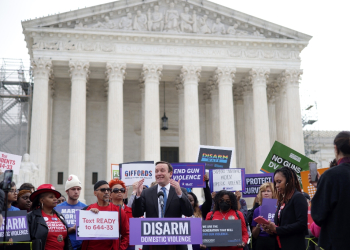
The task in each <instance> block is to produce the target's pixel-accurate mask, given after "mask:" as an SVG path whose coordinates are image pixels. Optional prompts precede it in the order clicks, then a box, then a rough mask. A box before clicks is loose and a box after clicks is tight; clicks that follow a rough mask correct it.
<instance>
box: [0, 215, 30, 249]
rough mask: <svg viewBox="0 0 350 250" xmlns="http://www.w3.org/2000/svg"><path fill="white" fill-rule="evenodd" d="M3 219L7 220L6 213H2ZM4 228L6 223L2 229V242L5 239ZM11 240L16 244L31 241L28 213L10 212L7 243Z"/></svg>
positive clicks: (0, 235)
mask: <svg viewBox="0 0 350 250" xmlns="http://www.w3.org/2000/svg"><path fill="white" fill-rule="evenodd" d="M2 217H3V218H4V220H5V212H2ZM4 226H5V221H4V222H3V223H2V226H1V227H0V237H1V241H2V239H3V237H4ZM10 238H12V239H13V241H14V242H18V241H30V235H29V230H28V220H27V211H25V210H21V211H8V212H7V220H6V241H8V240H9V239H10Z"/></svg>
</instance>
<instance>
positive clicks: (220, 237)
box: [202, 220, 242, 247]
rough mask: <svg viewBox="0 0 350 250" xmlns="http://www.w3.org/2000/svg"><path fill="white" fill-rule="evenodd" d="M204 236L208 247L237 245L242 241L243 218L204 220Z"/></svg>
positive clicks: (204, 242) (204, 243) (204, 241)
mask: <svg viewBox="0 0 350 250" xmlns="http://www.w3.org/2000/svg"><path fill="white" fill-rule="evenodd" d="M202 237H203V245H205V246H207V247H216V246H218V247H219V246H225V247H226V246H227V247H228V246H237V245H238V244H241V243H242V226H241V220H206V221H202Z"/></svg>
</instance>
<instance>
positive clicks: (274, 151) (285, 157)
mask: <svg viewBox="0 0 350 250" xmlns="http://www.w3.org/2000/svg"><path fill="white" fill-rule="evenodd" d="M309 162H313V160H311V159H310V158H308V157H306V156H305V155H302V154H301V153H299V152H297V151H295V150H293V149H291V148H289V147H287V146H286V145H283V144H282V143H280V142H278V141H275V143H274V144H273V146H272V148H271V150H270V152H269V154H268V156H267V157H266V160H265V162H264V164H263V165H262V167H261V171H262V172H265V173H274V172H275V170H276V169H279V168H281V167H289V168H291V169H293V170H295V172H296V173H297V176H298V179H299V182H300V185H302V183H301V177H300V173H301V171H306V170H309Z"/></svg>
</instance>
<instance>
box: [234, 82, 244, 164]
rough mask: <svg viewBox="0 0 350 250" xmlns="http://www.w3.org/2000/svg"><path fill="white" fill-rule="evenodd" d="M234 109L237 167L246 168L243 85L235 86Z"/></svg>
mask: <svg viewBox="0 0 350 250" xmlns="http://www.w3.org/2000/svg"><path fill="white" fill-rule="evenodd" d="M233 95H234V104H235V105H234V109H235V129H236V133H235V135H236V148H235V150H236V155H237V167H238V168H245V167H246V160H245V148H246V147H245V129H244V127H245V126H244V103H243V87H242V85H240V84H237V85H236V86H235V88H234V92H233Z"/></svg>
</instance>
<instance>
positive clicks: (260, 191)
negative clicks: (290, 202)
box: [257, 182, 276, 206]
mask: <svg viewBox="0 0 350 250" xmlns="http://www.w3.org/2000/svg"><path fill="white" fill-rule="evenodd" d="M267 188H270V189H271V192H272V199H276V193H275V188H274V186H273V183H272V182H266V183H264V184H262V185H261V186H260V188H259V193H258V195H257V197H258V203H259V205H260V206H261V204H262V199H263V198H262V192H264V191H265V190H266V189H267Z"/></svg>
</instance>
